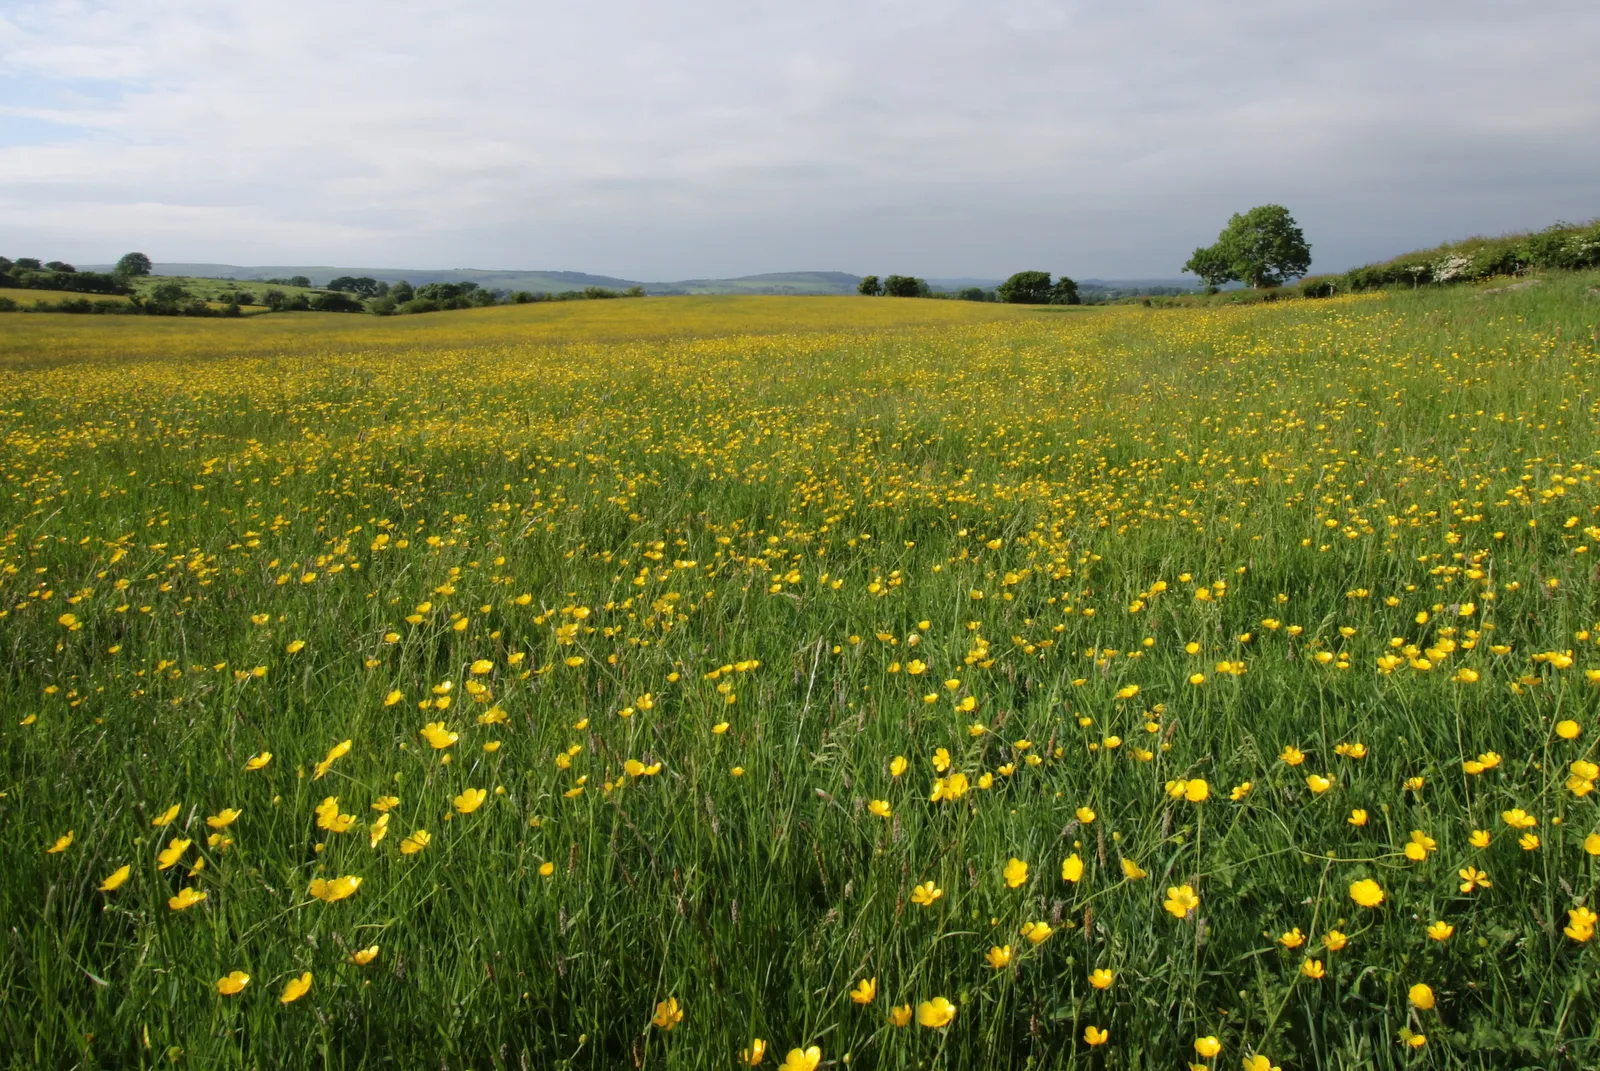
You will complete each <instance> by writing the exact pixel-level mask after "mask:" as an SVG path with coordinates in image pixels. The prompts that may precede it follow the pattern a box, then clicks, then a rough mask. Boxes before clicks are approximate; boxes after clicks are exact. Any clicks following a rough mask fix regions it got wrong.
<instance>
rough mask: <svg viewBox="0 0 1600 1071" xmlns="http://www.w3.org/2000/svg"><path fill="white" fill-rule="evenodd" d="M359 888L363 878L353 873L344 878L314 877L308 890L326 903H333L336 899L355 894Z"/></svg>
mask: <svg viewBox="0 0 1600 1071" xmlns="http://www.w3.org/2000/svg"><path fill="white" fill-rule="evenodd" d="M359 888H361V879H360V878H358V877H356V876H355V875H353V874H347V875H345V876H344V877H342V878H312V879H311V886H310V888H308V889H307V890H306V892H307V893H308V894H310V895H311V896H314V897H316V898H317V899H318V900H321V901H322V902H324V903H328V904H331V903H333V902H334V901H336V900H344V899H346V898H348V897H351V896H354V895H355V891H356V890H357V889H359Z"/></svg>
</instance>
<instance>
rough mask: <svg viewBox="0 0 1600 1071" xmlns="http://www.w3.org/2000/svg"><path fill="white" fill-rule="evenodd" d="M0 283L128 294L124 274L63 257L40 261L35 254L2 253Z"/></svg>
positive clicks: (95, 292) (97, 292) (23, 288)
mask: <svg viewBox="0 0 1600 1071" xmlns="http://www.w3.org/2000/svg"><path fill="white" fill-rule="evenodd" d="M0 287H10V288H12V289H16V290H66V291H69V292H72V293H78V294H126V293H129V292H130V287H129V285H128V282H127V280H126V279H125V278H119V277H118V276H117V275H116V274H114V273H110V272H96V271H79V270H78V269H77V268H74V267H73V266H72V265H71V264H68V263H67V262H66V261H63V260H51V261H47V262H45V263H40V262H39V260H38V259H37V258H35V257H18V258H17V259H16V260H12V259H10V258H9V257H0Z"/></svg>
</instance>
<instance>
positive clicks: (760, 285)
mask: <svg viewBox="0 0 1600 1071" xmlns="http://www.w3.org/2000/svg"><path fill="white" fill-rule="evenodd" d="M86 268H87V269H88V270H91V271H109V270H110V265H86ZM155 274H156V275H161V276H179V277H183V278H193V279H237V280H239V281H241V282H259V281H261V280H265V279H290V278H293V277H294V276H296V275H303V276H305V277H306V278H307V279H310V280H311V285H312V286H316V287H320V286H325V285H327V283H328V282H329V281H330V280H332V279H337V278H339V277H340V276H343V275H348V276H356V277H360V276H363V275H364V276H367V277H368V278H371V279H376V280H378V281H379V282H383V283H397V282H399V281H400V280H402V279H404V280H405V281H407V282H409V283H411V284H412V285H413V286H421V285H422V284H424V283H466V282H471V283H477V284H478V285H479V286H481V287H483V288H484V289H486V290H505V291H517V290H531V291H533V292H534V293H546V292H548V293H555V294H559V293H561V292H562V291H570V290H582V289H583V288H584V287H586V286H602V287H606V288H607V289H611V290H626V289H628V288H629V287H630V286H640V287H643V288H644V290H645V292H646V293H647V294H794V295H805V294H854V293H855V292H856V284H858V283H860V282H861V276H859V275H851V274H850V273H849V272H842V271H784V272H768V273H765V274H761V275H739V276H735V277H733V278H730V279H679V280H675V281H669V282H644V281H641V280H638V279H623V278H619V277H618V276H615V275H592V274H590V273H589V272H581V271H515V270H510V269H506V270H499V269H486V268H349V267H336V266H332V265H325V264H323V265H317V264H266V265H252V266H246V265H240V264H180V263H166V262H162V263H157V264H156V265H155ZM1003 281H1004V280H1001V279H989V278H982V277H954V278H939V279H929V280H928V285H929V286H931V287H932V288H933V289H934V290H937V291H942V292H945V293H954V292H955V291H957V290H964V289H966V288H968V287H974V286H975V287H978V288H980V289H983V290H993V289H994V288H995V287H997V286H999V285H1000V283H1001V282H1003ZM1078 288H1079V290H1081V291H1082V292H1083V293H1084V295H1085V296H1088V295H1089V294H1090V293H1101V292H1104V293H1109V294H1115V295H1118V296H1121V295H1125V294H1134V293H1143V292H1145V291H1147V290H1152V289H1155V290H1156V291H1157V292H1161V290H1162V289H1165V288H1177V289H1182V290H1195V289H1198V287H1197V285H1196V283H1195V282H1194V280H1192V279H1081V280H1079V282H1078Z"/></svg>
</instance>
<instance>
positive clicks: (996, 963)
mask: <svg viewBox="0 0 1600 1071" xmlns="http://www.w3.org/2000/svg"><path fill="white" fill-rule="evenodd" d="M983 958H984V961H985V962H987V963H988V964H989V966H991V967H993V968H994V969H995V970H997V971H998V970H1000V969H1002V968H1004V967H1007V966H1009V965H1010V964H1011V946H1010V945H991V946H990V947H989V951H988V953H987V954H985V955H984V957H983Z"/></svg>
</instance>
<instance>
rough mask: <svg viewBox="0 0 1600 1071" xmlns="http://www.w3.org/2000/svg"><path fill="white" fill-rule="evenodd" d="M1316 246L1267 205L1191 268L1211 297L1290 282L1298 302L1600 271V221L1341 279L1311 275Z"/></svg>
mask: <svg viewBox="0 0 1600 1071" xmlns="http://www.w3.org/2000/svg"><path fill="white" fill-rule="evenodd" d="M1310 267H1311V246H1310V245H1309V244H1308V243H1307V242H1306V240H1305V235H1304V233H1302V232H1301V230H1300V226H1299V225H1298V224H1297V223H1296V222H1295V220H1294V217H1293V216H1292V215H1290V214H1289V210H1288V209H1286V208H1284V207H1283V206H1282V205H1259V206H1257V207H1255V208H1252V209H1251V210H1250V211H1248V212H1244V213H1237V214H1235V215H1234V216H1233V217H1232V218H1230V219H1229V221H1228V225H1227V226H1226V227H1225V228H1223V230H1222V233H1221V234H1219V235H1218V236H1217V241H1216V242H1215V243H1214V244H1213V245H1209V246H1203V247H1201V248H1199V249H1196V250H1195V251H1194V254H1193V255H1192V256H1191V257H1190V258H1189V261H1188V263H1186V264H1185V265H1184V266H1183V270H1184V271H1186V272H1191V273H1193V274H1195V275H1197V276H1199V277H1200V279H1201V280H1202V281H1203V282H1205V284H1206V292H1207V293H1215V292H1216V291H1217V288H1218V287H1219V286H1220V285H1221V284H1223V283H1227V282H1241V283H1244V284H1245V285H1246V286H1249V287H1251V288H1252V289H1253V290H1256V291H1265V293H1264V294H1263V295H1262V296H1263V297H1265V298H1267V299H1271V298H1272V297H1274V296H1275V293H1276V292H1277V290H1278V288H1280V287H1284V286H1285V284H1287V283H1288V282H1289V280H1291V279H1294V278H1296V277H1299V278H1300V282H1299V285H1298V286H1296V287H1294V288H1292V289H1288V290H1285V291H1284V294H1285V295H1286V296H1292V297H1313V298H1322V297H1333V296H1334V295H1335V294H1349V293H1357V292H1360V291H1363V290H1381V289H1386V288H1390V287H1395V286H1401V287H1412V288H1415V287H1419V286H1426V285H1440V284H1450V283H1466V282H1478V281H1481V280H1484V279H1492V278H1497V277H1501V276H1507V275H1522V274H1525V273H1527V272H1530V271H1581V270H1583V269H1586V268H1595V267H1600V220H1592V221H1590V222H1588V223H1582V224H1573V223H1556V224H1554V225H1552V226H1550V227H1546V228H1545V229H1544V230H1541V231H1535V232H1533V233H1531V234H1511V235H1504V236H1502V237H1499V238H1468V239H1467V240H1465V241H1462V242H1452V243H1449V244H1447V245H1442V246H1439V247H1437V248H1434V249H1426V250H1420V251H1418V252H1415V253H1407V254H1404V255H1402V256H1398V257H1395V258H1393V259H1392V260H1387V261H1384V262H1382V263H1379V264H1367V265H1363V266H1362V267H1359V268H1351V269H1350V270H1349V271H1346V272H1344V273H1342V274H1338V275H1316V276H1308V275H1306V272H1307V271H1308V270H1309V269H1310Z"/></svg>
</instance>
